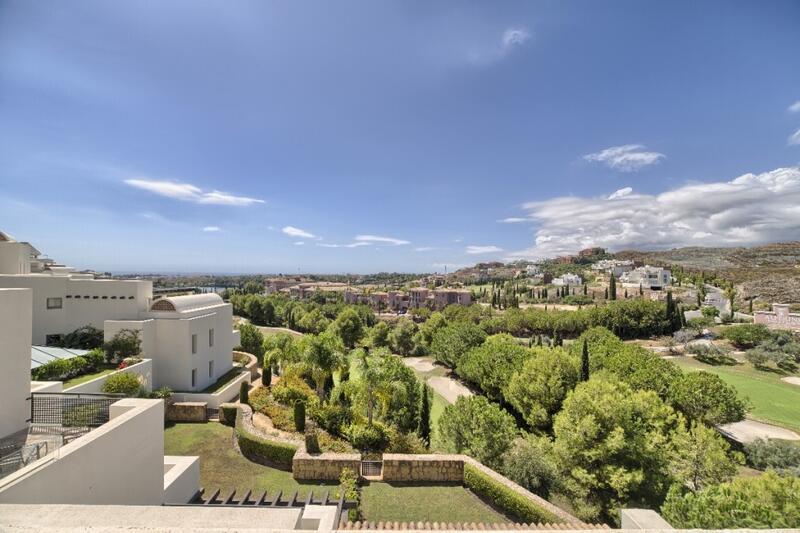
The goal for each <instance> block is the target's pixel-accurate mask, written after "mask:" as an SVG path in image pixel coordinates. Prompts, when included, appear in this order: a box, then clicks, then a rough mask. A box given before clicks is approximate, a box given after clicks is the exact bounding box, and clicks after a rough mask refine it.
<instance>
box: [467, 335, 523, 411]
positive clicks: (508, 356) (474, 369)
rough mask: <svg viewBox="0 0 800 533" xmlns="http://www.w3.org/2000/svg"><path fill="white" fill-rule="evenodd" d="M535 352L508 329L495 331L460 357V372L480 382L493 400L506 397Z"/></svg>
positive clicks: (478, 384) (481, 387) (500, 399)
mask: <svg viewBox="0 0 800 533" xmlns="http://www.w3.org/2000/svg"><path fill="white" fill-rule="evenodd" d="M530 356H531V352H530V350H528V349H527V348H524V347H522V346H520V345H519V344H518V343H517V341H516V340H514V337H512V336H511V335H508V334H506V333H502V334H498V335H492V336H491V337H488V338H487V339H486V340H485V341H484V342H483V344H481V345H480V346H476V347H474V348H472V349H470V350H469V351H468V352H467V353H466V354H464V355H463V357H461V359H460V360H459V361H458V366H457V368H456V373H457V374H458V375H459V376H461V377H462V378H463V379H465V380H466V381H468V382H470V383H473V384H475V385H477V386H478V387H479V388H480V389H481V390H482V391H483V392H484V393H485V394H486V396H488V397H489V398H490V399H491V400H495V401H502V400H503V388H504V387H505V386H506V384H507V383H508V382H509V380H510V379H511V377H512V376H513V375H514V374H516V373H517V372H519V370H520V368H521V367H522V364H523V363H524V362H525V360H526V359H527V358H529V357H530Z"/></svg>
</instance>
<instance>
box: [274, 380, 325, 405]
mask: <svg viewBox="0 0 800 533" xmlns="http://www.w3.org/2000/svg"><path fill="white" fill-rule="evenodd" d="M272 397H273V398H275V400H276V401H278V402H280V403H282V404H284V405H294V403H295V402H296V401H297V400H302V401H305V402H306V403H308V402H311V401H313V400H314V399H316V397H317V395H316V393H315V392H314V390H313V389H312V388H311V387H309V386H308V383H306V382H305V381H303V380H302V378H300V377H299V376H297V375H294V374H290V375H285V376H282V377H281V379H280V381H278V383H276V384H275V386H274V387H272Z"/></svg>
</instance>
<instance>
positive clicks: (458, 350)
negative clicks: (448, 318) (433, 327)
mask: <svg viewBox="0 0 800 533" xmlns="http://www.w3.org/2000/svg"><path fill="white" fill-rule="evenodd" d="M484 340H486V333H485V332H484V331H483V330H482V329H481V328H479V327H478V326H476V325H475V324H472V323H470V322H455V323H453V324H449V325H447V326H445V327H443V328H440V329H438V330H437V331H436V332H435V333H434V334H433V340H432V341H431V348H430V352H431V354H432V355H433V356H434V357H435V358H436V360H437V361H439V362H440V363H442V364H444V365H447V366H449V367H450V368H456V367H457V366H458V362H459V361H460V360H461V357H462V356H463V355H464V354H465V353H467V351H468V350H469V349H470V348H474V347H476V346H480V345H481V344H483V341H484Z"/></svg>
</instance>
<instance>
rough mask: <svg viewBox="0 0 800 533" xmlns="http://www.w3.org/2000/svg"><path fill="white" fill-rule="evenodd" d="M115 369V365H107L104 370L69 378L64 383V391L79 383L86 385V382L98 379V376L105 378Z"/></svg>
mask: <svg viewBox="0 0 800 533" xmlns="http://www.w3.org/2000/svg"><path fill="white" fill-rule="evenodd" d="M116 369H117V367H116V366H115V365H108V366H107V367H106V368H103V369H102V370H98V371H97V372H92V373H91V374H84V375H82V376H75V377H74V378H70V379H68V380H66V381H65V382H64V389H68V388H70V387H74V386H75V385H80V384H81V383H86V382H87V381H91V380H93V379H95V378H99V377H100V376H105V375H107V374H110V373H112V372H114V371H115V370H116Z"/></svg>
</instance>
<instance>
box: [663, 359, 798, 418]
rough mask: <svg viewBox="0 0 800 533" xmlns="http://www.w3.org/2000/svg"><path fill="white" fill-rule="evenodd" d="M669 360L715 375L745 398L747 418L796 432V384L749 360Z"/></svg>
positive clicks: (692, 369) (689, 368) (686, 368)
mask: <svg viewBox="0 0 800 533" xmlns="http://www.w3.org/2000/svg"><path fill="white" fill-rule="evenodd" d="M672 361H674V362H675V363H677V364H678V365H680V366H681V367H682V368H684V369H685V370H689V371H697V370H705V371H706V372H712V373H714V374H717V375H718V376H719V377H720V378H722V379H723V380H724V381H725V382H726V383H728V384H730V385H731V386H732V387H734V388H735V389H736V390H737V391H738V392H739V394H740V395H741V396H742V397H744V398H747V399H748V400H749V402H750V405H751V407H752V408H751V410H750V412H749V413H748V416H749V417H750V418H753V419H756V420H761V421H764V422H770V423H773V424H777V425H779V426H783V427H785V428H788V429H792V430H794V431H798V432H800V387H799V386H797V385H792V384H790V383H786V382H784V381H781V377H783V376H782V375H780V374H777V373H775V372H763V371H760V370H756V369H755V368H753V365H751V364H750V363H744V364H740V365H736V366H710V365H706V364H703V363H700V362H698V361H695V360H694V359H692V358H690V357H676V358H675V359H672Z"/></svg>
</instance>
